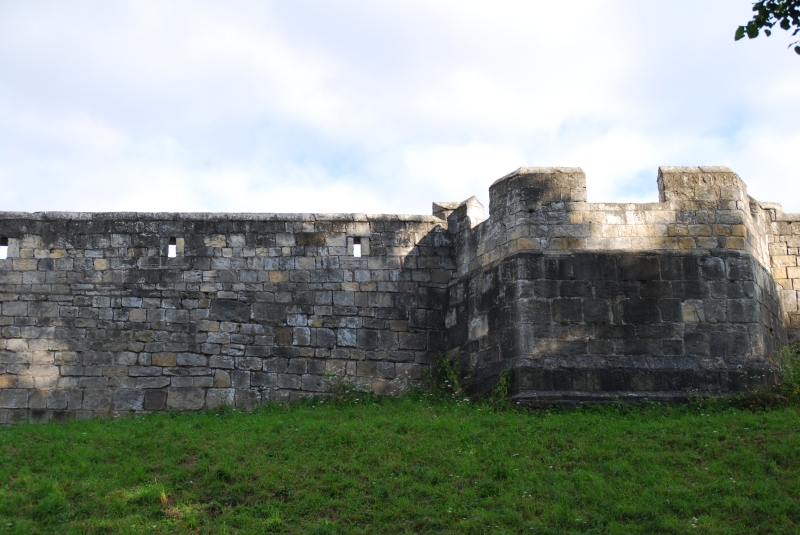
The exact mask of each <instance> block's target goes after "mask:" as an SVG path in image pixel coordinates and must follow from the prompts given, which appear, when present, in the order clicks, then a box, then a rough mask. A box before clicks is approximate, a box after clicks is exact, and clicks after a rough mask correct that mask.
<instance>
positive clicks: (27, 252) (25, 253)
mask: <svg viewBox="0 0 800 535" xmlns="http://www.w3.org/2000/svg"><path fill="white" fill-rule="evenodd" d="M9 241H10V240H9ZM19 257H20V258H33V249H20V250H19Z"/></svg>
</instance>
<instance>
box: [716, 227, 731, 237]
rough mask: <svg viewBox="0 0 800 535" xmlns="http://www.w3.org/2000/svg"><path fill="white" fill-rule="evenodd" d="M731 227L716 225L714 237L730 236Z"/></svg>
mask: <svg viewBox="0 0 800 535" xmlns="http://www.w3.org/2000/svg"><path fill="white" fill-rule="evenodd" d="M730 235H731V227H730V226H729V225H714V236H730Z"/></svg>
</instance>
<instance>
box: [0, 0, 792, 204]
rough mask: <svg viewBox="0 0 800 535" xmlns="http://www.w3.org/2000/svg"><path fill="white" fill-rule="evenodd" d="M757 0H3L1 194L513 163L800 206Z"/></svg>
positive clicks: (778, 54) (625, 194)
mask: <svg viewBox="0 0 800 535" xmlns="http://www.w3.org/2000/svg"><path fill="white" fill-rule="evenodd" d="M750 6H751V1H750V0H680V1H679V0H658V1H656V0H652V1H651V0H635V1H634V0H631V1H625V0H591V1H584V2H582V1H571V2H553V1H547V2H545V1H535V0H528V1H519V2H514V1H503V0H492V1H491V2H489V1H483V2H469V1H465V0H424V1H417V0H398V1H392V0H380V1H376V0H370V1H367V0H364V1H359V0H337V1H336V2H332V1H327V2H321V1H320V2H314V1H307V0H293V1H291V2H287V1H274V2H269V1H252V2H248V1H236V2H203V1H197V0H193V1H191V2H189V1H179V0H175V1H170V2H164V1H144V0H137V1H131V2H124V1H119V2H109V1H106V0H102V1H95V2H82V1H79V0H71V1H70V2H56V1H49V2H41V1H36V0H26V1H24V2H21V1H15V0H0V187H2V194H1V195H0V210H14V211H17V210H24V211H40V210H80V211H112V210H128V211H236V212H239V211H241V212H245V211H247V212H252V211H255V212H371V213H376V212H387V213H423V214H424V213H430V203H431V201H460V200H463V199H465V198H467V197H469V196H471V195H477V196H478V197H479V198H480V199H481V200H482V201H483V202H484V204H486V205H487V206H488V187H489V185H490V184H491V183H492V182H493V181H494V180H495V179H496V178H498V177H500V176H502V175H504V174H506V173H508V172H510V171H512V170H514V169H516V168H517V167H520V166H523V165H541V166H547V165H564V166H580V167H582V168H583V169H584V171H586V174H587V182H588V189H589V200H590V201H592V202H603V201H607V202H611V201H629V200H630V201H656V200H657V189H656V173H657V167H658V166H659V165H727V166H729V167H731V168H732V169H734V170H735V171H736V172H738V173H739V175H740V176H741V177H742V178H743V179H744V180H745V182H746V183H747V184H748V190H749V193H750V194H751V195H753V196H754V197H756V198H758V199H760V200H764V201H778V202H782V203H783V205H784V209H785V210H786V211H794V212H800V165H798V164H800V161H798V160H800V120H798V119H800V57H798V56H797V55H796V54H794V53H793V52H792V51H790V50H787V48H786V47H787V45H788V44H789V42H790V41H791V39H790V36H789V35H788V33H787V32H784V31H780V30H779V31H778V32H777V33H776V34H774V35H773V36H772V37H770V38H765V37H760V38H758V39H755V40H752V41H748V40H745V41H740V42H734V40H733V34H734V31H735V30H736V27H737V26H738V25H739V24H744V23H746V22H747V21H748V20H750V18H751V17H750V14H751V13H750Z"/></svg>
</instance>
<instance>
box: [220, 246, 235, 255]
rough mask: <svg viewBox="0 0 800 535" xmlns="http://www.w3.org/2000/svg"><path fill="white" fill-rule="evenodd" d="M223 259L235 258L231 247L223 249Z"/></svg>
mask: <svg viewBox="0 0 800 535" xmlns="http://www.w3.org/2000/svg"><path fill="white" fill-rule="evenodd" d="M222 257H223V258H233V249H231V248H230V247H223V248H222Z"/></svg>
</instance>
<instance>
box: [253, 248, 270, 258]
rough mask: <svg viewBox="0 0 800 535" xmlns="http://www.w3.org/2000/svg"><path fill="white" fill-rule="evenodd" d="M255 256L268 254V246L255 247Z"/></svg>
mask: <svg viewBox="0 0 800 535" xmlns="http://www.w3.org/2000/svg"><path fill="white" fill-rule="evenodd" d="M256 256H261V257H264V256H269V248H268V247H256Z"/></svg>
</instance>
